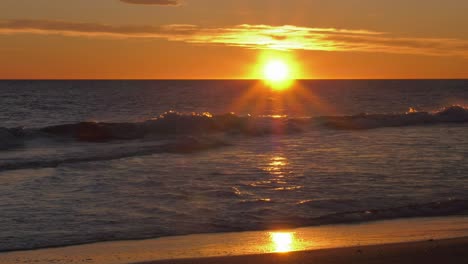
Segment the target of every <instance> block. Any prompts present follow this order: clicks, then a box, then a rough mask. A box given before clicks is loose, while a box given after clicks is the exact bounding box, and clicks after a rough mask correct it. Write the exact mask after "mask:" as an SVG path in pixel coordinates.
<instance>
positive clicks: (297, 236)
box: [0, 216, 468, 264]
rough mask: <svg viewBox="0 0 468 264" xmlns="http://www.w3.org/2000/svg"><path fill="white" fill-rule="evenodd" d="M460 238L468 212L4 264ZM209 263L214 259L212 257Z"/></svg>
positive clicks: (30, 256) (108, 245) (89, 249)
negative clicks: (465, 213)
mask: <svg viewBox="0 0 468 264" xmlns="http://www.w3.org/2000/svg"><path fill="white" fill-rule="evenodd" d="M459 237H465V238H468V216H457V217H454V216H447V217H433V218H411V219H397V220H386V221H377V222H367V223H359V224H346V225H343V224H342V225H327V226H315V227H305V228H297V229H288V230H277V231H250V232H237V233H215V234H201V235H188V236H178V237H162V238H156V239H146V240H131V241H115V242H99V243H93V244H85V245H77V246H67V247H61V248H60V247H58V248H57V247H56V248H46V249H35V250H26V251H12V252H4V253H0V263H24V262H34V263H39V264H40V263H50V262H54V263H73V262H79V263H103V264H105V263H122V264H124V263H159V261H163V262H160V263H173V261H179V260H180V261H184V260H183V259H189V260H191V261H193V260H194V259H197V260H198V259H199V260H203V261H204V260H206V259H207V258H210V259H211V258H223V257H226V258H228V257H230V256H255V255H265V254H266V255H268V254H270V253H280V252H283V253H284V252H288V253H287V254H288V255H289V254H293V255H294V254H299V256H300V255H301V254H305V253H297V252H311V251H314V252H316V251H317V250H327V249H328V250H329V249H343V250H344V249H346V248H353V247H356V246H359V247H366V246H371V245H389V244H396V243H418V242H419V241H434V240H437V241H439V240H440V241H442V240H446V239H449V240H450V239H453V238H459ZM462 240H463V239H462ZM463 241H464V240H463ZM463 243H464V242H463ZM292 252H294V253H292ZM280 255H282V254H280ZM265 258H268V257H265ZM164 261H166V262H164ZM168 261H169V262H168ZM208 261H210V260H209V259H208ZM227 261H231V260H227ZM242 261H244V260H242ZM245 261H247V260H245ZM175 263H179V262H175ZM180 263H187V262H180ZM189 263H194V262H189ZM208 263H209V262H208ZM285 263H288V262H285ZM330 263H333V262H330ZM337 263H339V262H337Z"/></svg>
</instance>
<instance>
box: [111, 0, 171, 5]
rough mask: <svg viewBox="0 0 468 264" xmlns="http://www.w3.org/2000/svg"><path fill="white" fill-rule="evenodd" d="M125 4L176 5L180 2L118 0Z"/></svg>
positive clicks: (165, 0)
mask: <svg viewBox="0 0 468 264" xmlns="http://www.w3.org/2000/svg"><path fill="white" fill-rule="evenodd" d="M120 1H121V2H124V3H127V4H137V5H161V6H178V5H180V2H179V1H178V0H120Z"/></svg>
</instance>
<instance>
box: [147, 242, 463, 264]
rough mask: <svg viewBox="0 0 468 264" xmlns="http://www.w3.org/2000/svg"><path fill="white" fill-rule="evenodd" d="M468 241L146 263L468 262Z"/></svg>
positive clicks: (403, 263) (413, 243)
mask: <svg viewBox="0 0 468 264" xmlns="http://www.w3.org/2000/svg"><path fill="white" fill-rule="evenodd" d="M467 248H468V238H467V237H465V238H457V239H447V240H429V241H423V242H412V243H399V244H388V245H376V246H363V247H350V248H337V249H323V250H312V251H301V252H293V253H279V254H278V253H277V254H262V255H250V256H234V257H216V258H204V259H185V260H168V261H156V262H146V264H150V263H151V264H196V263H200V264H214V263H223V264H231V263H232V264H234V263H243V264H249V263H255V264H262V263H283V264H289V263H291V264H292V263H304V264H305V263H314V264H344V263H369V264H371V263H372V264H377V263H379V264H387V263H388V264H390V263H399V264H406V263H408V264H410V263H425V264H431V263H445V264H450V263H454V264H455V263H457V264H459V263H462V264H465V263H468V250H467Z"/></svg>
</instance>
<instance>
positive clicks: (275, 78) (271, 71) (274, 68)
mask: <svg viewBox="0 0 468 264" xmlns="http://www.w3.org/2000/svg"><path fill="white" fill-rule="evenodd" d="M263 75H264V78H265V80H267V81H269V82H282V81H285V80H286V79H288V77H289V67H288V65H287V64H286V63H285V62H284V61H281V60H272V61H269V62H267V63H266V65H265V68H264V69H263Z"/></svg>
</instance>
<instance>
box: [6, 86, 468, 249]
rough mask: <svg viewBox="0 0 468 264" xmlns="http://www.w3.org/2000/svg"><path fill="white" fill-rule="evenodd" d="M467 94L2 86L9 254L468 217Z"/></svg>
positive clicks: (455, 90) (455, 89)
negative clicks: (166, 238) (223, 234)
mask: <svg viewBox="0 0 468 264" xmlns="http://www.w3.org/2000/svg"><path fill="white" fill-rule="evenodd" d="M467 105H468V81H467V80H418V81H415V80H413V81H409V80H343V81H339V80H336V81H331V80H330V81H320V80H311V81H297V82H296V83H295V84H294V86H292V87H291V88H290V89H288V90H284V91H275V90H272V89H270V88H269V87H268V86H267V85H265V84H263V83H262V82H261V81H253V80H252V81H230V80H219V81H201V80H200V81H1V82H0V127H2V128H0V251H8V250H17V249H32V248H41V247H51V246H62V245H71V244H82V243H89V242H97V241H109V240H126V239H141V238H153V237H163V236H174V235H183V234H198V233H216V232H230V231H245V230H269V229H277V228H290V227H299V226H314V225H324V224H334V223H351V222H362V221H372V220H382V219H394V218H407V217H419V216H445V215H464V214H467V213H468V108H467Z"/></svg>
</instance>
